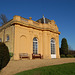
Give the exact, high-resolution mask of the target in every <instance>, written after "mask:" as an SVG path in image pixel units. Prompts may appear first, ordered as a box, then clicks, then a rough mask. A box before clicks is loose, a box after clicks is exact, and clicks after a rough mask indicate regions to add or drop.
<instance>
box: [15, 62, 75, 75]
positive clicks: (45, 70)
mask: <svg viewBox="0 0 75 75" xmlns="http://www.w3.org/2000/svg"><path fill="white" fill-rule="evenodd" d="M15 75H75V63H67V64H61V65H53V66H46V67H40V68H36V69H32V70H27V71H23V72H20V73H17V74H15Z"/></svg>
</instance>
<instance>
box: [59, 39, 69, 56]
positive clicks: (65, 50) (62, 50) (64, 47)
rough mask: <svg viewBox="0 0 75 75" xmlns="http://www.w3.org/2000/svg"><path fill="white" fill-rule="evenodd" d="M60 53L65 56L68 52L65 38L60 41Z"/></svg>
mask: <svg viewBox="0 0 75 75" xmlns="http://www.w3.org/2000/svg"><path fill="white" fill-rule="evenodd" d="M60 52H61V54H64V55H65V56H66V55H67V54H68V43H67V40H66V38H63V39H62V41H61V51H60Z"/></svg>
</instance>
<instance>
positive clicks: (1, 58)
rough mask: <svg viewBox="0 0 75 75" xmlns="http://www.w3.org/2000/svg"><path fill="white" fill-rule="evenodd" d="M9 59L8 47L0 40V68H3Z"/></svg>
mask: <svg viewBox="0 0 75 75" xmlns="http://www.w3.org/2000/svg"><path fill="white" fill-rule="evenodd" d="M9 60H10V56H9V51H8V47H7V46H6V45H5V44H4V43H1V42H0V70H2V68H4V67H5V66H6V65H7V64H8V62H9Z"/></svg>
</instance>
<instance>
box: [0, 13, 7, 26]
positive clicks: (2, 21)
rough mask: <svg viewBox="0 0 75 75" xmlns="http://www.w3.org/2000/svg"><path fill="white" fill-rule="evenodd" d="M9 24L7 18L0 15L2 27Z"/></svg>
mask: <svg viewBox="0 0 75 75" xmlns="http://www.w3.org/2000/svg"><path fill="white" fill-rule="evenodd" d="M7 22H8V19H7V17H6V16H5V15H4V14H1V15H0V23H1V25H3V24H5V23H7Z"/></svg>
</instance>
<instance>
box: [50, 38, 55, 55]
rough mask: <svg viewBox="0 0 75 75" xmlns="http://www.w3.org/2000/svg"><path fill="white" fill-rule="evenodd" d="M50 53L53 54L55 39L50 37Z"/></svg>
mask: <svg viewBox="0 0 75 75" xmlns="http://www.w3.org/2000/svg"><path fill="white" fill-rule="evenodd" d="M51 54H55V40H54V39H53V38H52V39H51Z"/></svg>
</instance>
